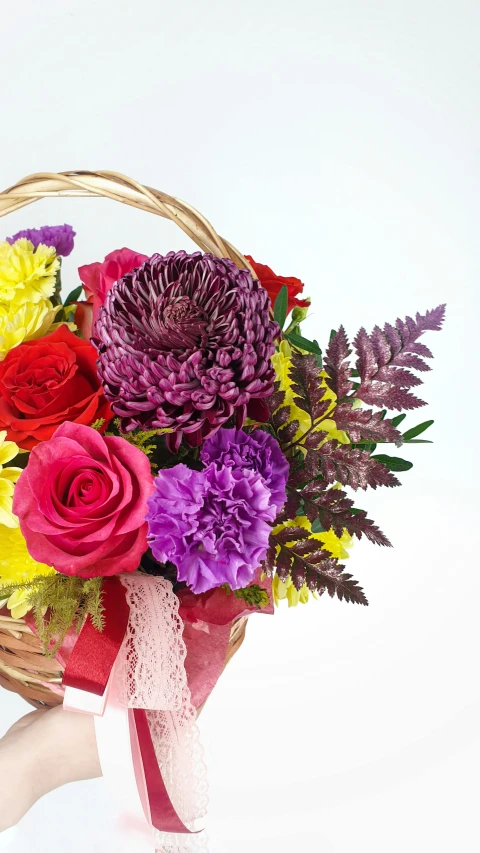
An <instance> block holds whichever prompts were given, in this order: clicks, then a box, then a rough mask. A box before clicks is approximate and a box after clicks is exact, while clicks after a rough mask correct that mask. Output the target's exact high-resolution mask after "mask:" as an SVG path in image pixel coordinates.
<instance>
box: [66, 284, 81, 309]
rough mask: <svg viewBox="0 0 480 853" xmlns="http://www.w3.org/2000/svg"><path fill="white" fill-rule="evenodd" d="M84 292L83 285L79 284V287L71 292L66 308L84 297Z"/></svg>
mask: <svg viewBox="0 0 480 853" xmlns="http://www.w3.org/2000/svg"><path fill="white" fill-rule="evenodd" d="M82 290H83V287H82V285H81V284H79V285H78V287H76V288H75V289H74V290H71V291H70V293H69V294H68V296H67V298H66V300H65V302H64V303H63V304H64V306H65V305H70V304H71V303H72V302H77V300H78V298H79V297H80V296H81V295H82Z"/></svg>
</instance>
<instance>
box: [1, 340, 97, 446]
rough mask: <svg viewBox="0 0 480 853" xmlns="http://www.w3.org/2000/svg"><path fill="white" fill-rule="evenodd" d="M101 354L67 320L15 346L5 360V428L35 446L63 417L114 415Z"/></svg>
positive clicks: (85, 419)
mask: <svg viewBox="0 0 480 853" xmlns="http://www.w3.org/2000/svg"><path fill="white" fill-rule="evenodd" d="M96 359H97V353H96V350H95V348H94V347H93V346H92V344H91V343H89V342H88V341H83V340H82V339H81V338H77V336H76V335H74V334H73V332H71V331H70V330H69V329H68V328H67V326H59V328H58V329H57V330H56V331H55V332H52V333H51V334H50V335H47V336H46V337H45V338H40V339H39V340H35V341H27V342H26V343H23V344H20V346H18V347H15V348H14V349H12V350H10V352H9V353H8V354H7V356H6V358H5V359H4V361H2V362H0V430H2V429H6V430H7V435H8V438H9V439H10V440H11V441H15V442H16V443H17V444H18V445H19V447H21V448H23V450H31V449H32V448H33V447H35V445H37V444H38V443H39V442H40V441H46V440H47V439H49V438H51V436H52V435H53V433H54V432H55V430H56V429H57V427H58V426H59V425H60V424H62V423H64V421H73V423H77V424H87V425H89V424H92V423H93V422H94V421H95V420H97V419H98V418H103V419H104V420H105V421H106V422H108V421H109V420H111V418H112V411H111V409H110V406H109V404H108V402H107V400H106V399H105V396H104V393H103V388H102V385H101V383H100V379H99V377H98V373H97V368H96Z"/></svg>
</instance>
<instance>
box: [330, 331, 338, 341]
mask: <svg viewBox="0 0 480 853" xmlns="http://www.w3.org/2000/svg"><path fill="white" fill-rule="evenodd" d="M336 334H337V330H336V329H332V331H331V332H330V338H329V343H332V341H333V339H334V337H335V335H336Z"/></svg>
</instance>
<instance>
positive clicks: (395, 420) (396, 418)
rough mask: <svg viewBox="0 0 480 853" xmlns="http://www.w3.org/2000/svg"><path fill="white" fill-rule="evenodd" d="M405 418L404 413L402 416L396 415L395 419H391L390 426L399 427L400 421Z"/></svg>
mask: <svg viewBox="0 0 480 853" xmlns="http://www.w3.org/2000/svg"><path fill="white" fill-rule="evenodd" d="M406 417H407V416H406V414H405V413H404V414H403V415H397V416H396V417H395V418H392V426H393V427H397V426H399V424H401V423H402V421H404V420H405V418H406Z"/></svg>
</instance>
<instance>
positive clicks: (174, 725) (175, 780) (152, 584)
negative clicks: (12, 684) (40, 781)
mask: <svg viewBox="0 0 480 853" xmlns="http://www.w3.org/2000/svg"><path fill="white" fill-rule="evenodd" d="M120 580H121V584H122V595H124V598H125V602H126V605H127V606H128V619H127V620H126V624H124V625H123V626H122V624H121V620H122V615H121V606H119V604H117V606H116V607H114V606H113V602H114V601H115V597H116V596H118V586H117V587H116V586H115V584H118V580H117V579H109V587H108V589H109V590H110V592H111V594H112V595H111V602H112V604H111V605H110V607H109V606H108V603H109V594H108V592H107V596H106V620H107V629H106V631H105V632H104V633H102V634H98V633H97V634H96V635H94V634H93V633H90V634H89V631H90V629H91V626H89V624H88V623H86V625H85V626H84V628H83V629H82V633H81V634H80V638H79V640H78V642H77V645H76V646H75V648H74V650H73V652H72V654H71V656H70V659H69V662H68V664H67V669H66V672H65V676H64V684H66V690H65V697H64V707H65V708H66V709H68V710H75V711H81V712H84V713H89V714H93V715H94V718H95V730H96V735H97V745H98V751H99V757H100V762H101V766H102V771H103V775H104V778H105V782H106V784H107V786H108V787H109V788H110V790H111V792H112V793H113V795H114V797H115V799H116V801H117V803H118V806H119V812H120V818H119V822H118V849H119V850H125V853H127V851H128V853H130V852H131V851H132V850H135V853H152V851H154V850H159V851H162V853H191V852H192V853H193V851H198V853H200V851H206V845H207V841H206V837H205V833H204V832H200V833H195V827H196V821H197V820H198V818H200V817H202V816H203V815H204V814H205V811H206V804H207V789H206V779H205V776H206V773H205V765H204V762H203V756H202V750H201V747H200V744H199V735H198V729H197V725H196V710H195V708H194V706H193V704H192V701H191V695H190V689H189V686H188V681H187V675H186V671H185V657H186V646H185V642H184V640H183V622H182V620H181V619H180V617H179V615H178V605H179V602H178V599H177V597H176V596H175V594H174V593H173V589H172V586H171V584H170V583H169V581H167V580H165V579H164V578H160V577H151V576H148V575H140V574H133V575H125V576H121V578H120ZM114 582H115V583H114ZM120 600H121V599H120ZM117 602H118V598H117ZM84 632H85V634H84ZM82 635H83V637H82ZM122 637H123V639H122ZM116 644H117V646H116V650H115V653H114V647H115V645H116ZM118 649H119V651H118ZM109 661H111V662H112V665H111V668H110V672H109V676H108V683H107V685H106V689H105V690H104V692H103V693H102V692H101V689H102V685H103V686H104V681H105V679H106V677H107V675H108V669H109V667H110V664H109ZM222 666H223V663H222ZM216 669H218V666H216ZM220 671H221V668H220V670H219V671H218V673H216V676H217V678H218V675H219V674H220ZM84 676H85V679H84ZM215 680H216V679H215ZM84 686H86V688H87V689H82V688H83V687H84Z"/></svg>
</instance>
